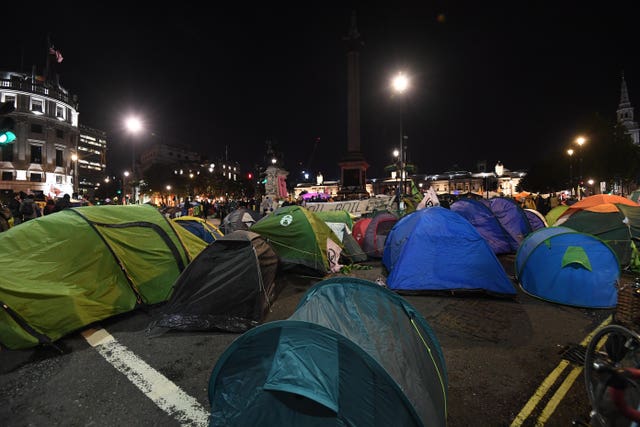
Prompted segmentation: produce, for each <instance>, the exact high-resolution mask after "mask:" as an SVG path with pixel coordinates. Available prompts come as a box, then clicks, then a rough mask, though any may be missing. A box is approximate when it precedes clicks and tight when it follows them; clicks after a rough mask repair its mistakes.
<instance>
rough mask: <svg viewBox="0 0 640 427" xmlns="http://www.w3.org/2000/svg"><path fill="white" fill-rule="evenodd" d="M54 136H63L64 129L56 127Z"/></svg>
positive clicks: (60, 137)
mask: <svg viewBox="0 0 640 427" xmlns="http://www.w3.org/2000/svg"><path fill="white" fill-rule="evenodd" d="M56 138H58V139H62V138H64V131H63V130H62V129H56Z"/></svg>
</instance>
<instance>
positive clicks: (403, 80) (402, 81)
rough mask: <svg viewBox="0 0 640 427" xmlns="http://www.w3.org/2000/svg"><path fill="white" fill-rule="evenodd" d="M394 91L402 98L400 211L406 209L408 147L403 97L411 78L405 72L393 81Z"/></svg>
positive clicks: (397, 75) (400, 73)
mask: <svg viewBox="0 0 640 427" xmlns="http://www.w3.org/2000/svg"><path fill="white" fill-rule="evenodd" d="M391 87H392V88H393V91H394V92H395V93H396V94H398V95H400V96H401V99H400V108H399V109H400V151H399V153H398V155H399V160H400V193H399V194H398V210H401V209H404V200H403V193H404V169H405V162H406V155H407V154H406V147H405V146H404V131H403V129H402V99H404V97H402V95H403V94H404V93H405V92H406V91H407V90H408V89H409V77H407V75H406V74H405V73H404V72H402V71H401V72H399V73H398V74H396V75H395V76H394V77H393V79H392V80H391Z"/></svg>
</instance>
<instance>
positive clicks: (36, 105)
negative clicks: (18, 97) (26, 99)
mask: <svg viewBox="0 0 640 427" xmlns="http://www.w3.org/2000/svg"><path fill="white" fill-rule="evenodd" d="M31 111H32V112H33V113H34V114H44V100H43V99H42V98H31Z"/></svg>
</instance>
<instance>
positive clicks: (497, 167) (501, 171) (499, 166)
mask: <svg viewBox="0 0 640 427" xmlns="http://www.w3.org/2000/svg"><path fill="white" fill-rule="evenodd" d="M493 171H494V172H495V173H496V177H497V180H496V191H497V192H498V193H499V191H498V190H499V189H500V177H501V176H502V175H503V174H504V165H503V164H502V162H500V160H498V163H496V165H495V167H494V168H493Z"/></svg>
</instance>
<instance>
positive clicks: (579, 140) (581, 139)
mask: <svg viewBox="0 0 640 427" xmlns="http://www.w3.org/2000/svg"><path fill="white" fill-rule="evenodd" d="M585 142H587V139H586V138H585V137H584V136H579V137H577V138H576V144H578V154H579V155H580V165H579V176H580V179H579V180H578V185H579V187H578V200H582V146H583V145H584V144H585Z"/></svg>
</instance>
